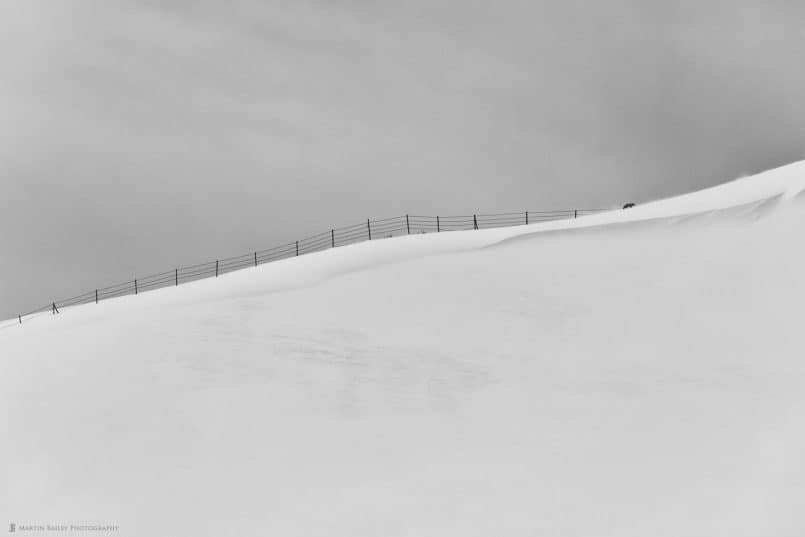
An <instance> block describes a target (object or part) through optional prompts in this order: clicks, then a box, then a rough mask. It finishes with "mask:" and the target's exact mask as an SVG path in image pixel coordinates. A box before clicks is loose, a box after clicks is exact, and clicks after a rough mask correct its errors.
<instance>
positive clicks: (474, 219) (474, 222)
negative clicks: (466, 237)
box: [472, 214, 478, 229]
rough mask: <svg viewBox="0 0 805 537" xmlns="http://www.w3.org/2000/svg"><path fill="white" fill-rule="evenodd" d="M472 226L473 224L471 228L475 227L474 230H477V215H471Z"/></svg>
mask: <svg viewBox="0 0 805 537" xmlns="http://www.w3.org/2000/svg"><path fill="white" fill-rule="evenodd" d="M472 224H473V226H475V229H478V215H477V214H474V215H472Z"/></svg>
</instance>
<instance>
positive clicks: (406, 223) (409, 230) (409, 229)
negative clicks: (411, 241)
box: [405, 214, 411, 235]
mask: <svg viewBox="0 0 805 537" xmlns="http://www.w3.org/2000/svg"><path fill="white" fill-rule="evenodd" d="M405 229H406V230H407V231H408V234H409V235H410V234H411V223H410V222H409V221H408V215H407V214H406V215H405Z"/></svg>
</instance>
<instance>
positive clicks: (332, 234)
mask: <svg viewBox="0 0 805 537" xmlns="http://www.w3.org/2000/svg"><path fill="white" fill-rule="evenodd" d="M330 244H331V245H332V247H333V248H335V230H334V229H331V230H330Z"/></svg>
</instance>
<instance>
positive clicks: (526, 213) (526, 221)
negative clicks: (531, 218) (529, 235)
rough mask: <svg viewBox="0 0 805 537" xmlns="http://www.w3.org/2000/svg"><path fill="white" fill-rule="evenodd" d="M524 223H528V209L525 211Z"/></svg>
mask: <svg viewBox="0 0 805 537" xmlns="http://www.w3.org/2000/svg"><path fill="white" fill-rule="evenodd" d="M525 225H528V211H526V212H525Z"/></svg>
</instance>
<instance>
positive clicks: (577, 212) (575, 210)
mask: <svg viewBox="0 0 805 537" xmlns="http://www.w3.org/2000/svg"><path fill="white" fill-rule="evenodd" d="M578 217H579V210H578V209H574V210H573V218H578Z"/></svg>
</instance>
